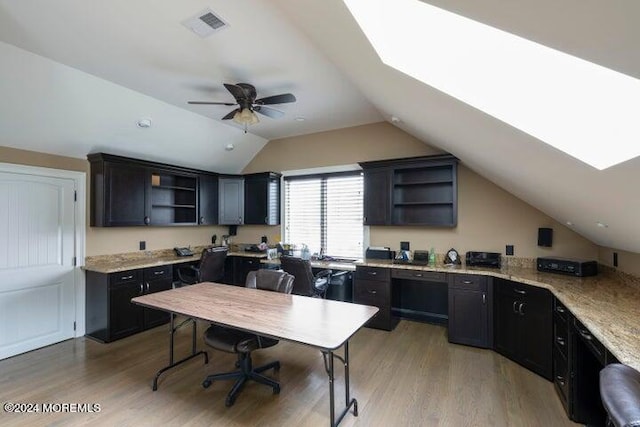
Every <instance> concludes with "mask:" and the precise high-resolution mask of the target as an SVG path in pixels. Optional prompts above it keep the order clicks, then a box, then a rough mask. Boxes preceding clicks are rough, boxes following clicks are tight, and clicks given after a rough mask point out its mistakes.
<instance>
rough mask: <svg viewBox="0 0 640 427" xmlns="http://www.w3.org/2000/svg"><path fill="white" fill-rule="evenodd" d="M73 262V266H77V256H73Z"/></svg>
mask: <svg viewBox="0 0 640 427" xmlns="http://www.w3.org/2000/svg"><path fill="white" fill-rule="evenodd" d="M71 263H72V264H73V266H74V267H75V266H76V265H77V263H78V260H77V258H76V257H73V258H72V259H71Z"/></svg>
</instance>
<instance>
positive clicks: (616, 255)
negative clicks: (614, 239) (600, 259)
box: [613, 252, 618, 267]
mask: <svg viewBox="0 0 640 427" xmlns="http://www.w3.org/2000/svg"><path fill="white" fill-rule="evenodd" d="M613 266H614V267H617V266H618V252H614V253H613Z"/></svg>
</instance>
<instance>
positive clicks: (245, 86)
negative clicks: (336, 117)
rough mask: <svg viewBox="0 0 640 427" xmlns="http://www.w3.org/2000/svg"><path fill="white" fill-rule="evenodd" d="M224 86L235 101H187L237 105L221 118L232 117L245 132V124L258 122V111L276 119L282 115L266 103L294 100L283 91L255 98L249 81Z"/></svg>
mask: <svg viewBox="0 0 640 427" xmlns="http://www.w3.org/2000/svg"><path fill="white" fill-rule="evenodd" d="M224 87H226V88H227V90H228V91H229V92H231V95H233V97H234V98H235V100H236V102H235V103H233V102H207V101H189V102H188V103H189V104H195V105H229V106H232V105H237V106H238V108H236V109H235V110H233V111H231V112H230V113H229V114H227V115H226V116H224V117H223V118H222V120H229V119H233V121H234V122H236V123H239V124H241V125H244V131H245V133H246V132H247V125H253V124H256V123H258V122H259V121H260V120H258V116H256V114H255V113H260V114H262V115H265V116H267V117H271V118H272V119H278V118H280V117H282V116H284V112H283V111H280V110H276V109H275V108H271V107H266V105H274V104H287V103H289V102H296V97H295V96H293V95H292V94H290V93H283V94H280V95H273V96H267V97H264V98H259V99H256V88H255V87H254V86H253V85H251V84H249V83H238V84H235V85H234V84H229V83H224Z"/></svg>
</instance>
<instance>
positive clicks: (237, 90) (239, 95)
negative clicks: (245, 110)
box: [224, 83, 247, 104]
mask: <svg viewBox="0 0 640 427" xmlns="http://www.w3.org/2000/svg"><path fill="white" fill-rule="evenodd" d="M224 87H226V88H227V90H228V91H229V92H231V95H233V97H234V98H235V99H236V101H238V104H240V103H241V102H240V101H242V100H246V99H247V93H246V92H245V91H244V89H243V88H242V87H240V86H238V85H232V84H230V83H224Z"/></svg>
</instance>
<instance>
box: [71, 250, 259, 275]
mask: <svg viewBox="0 0 640 427" xmlns="http://www.w3.org/2000/svg"><path fill="white" fill-rule="evenodd" d="M204 248H206V246H196V247H193V248H191V251H192V252H193V256H188V257H179V256H176V254H175V252H174V251H173V249H163V250H158V251H146V252H145V251H140V252H132V253H126V254H117V255H100V256H95V257H86V258H85V263H84V266H83V267H82V268H83V269H84V270H86V271H95V272H96V273H105V274H109V273H118V272H121V271H127V270H136V269H139V268H147V267H157V266H160V265H170V264H182V263H185V262H193V261H199V260H200V256H201V255H202V250H203V249H204ZM227 256H241V257H247V258H266V256H267V255H266V254H265V253H263V252H245V251H235V250H234V251H230V252H227Z"/></svg>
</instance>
